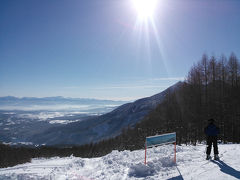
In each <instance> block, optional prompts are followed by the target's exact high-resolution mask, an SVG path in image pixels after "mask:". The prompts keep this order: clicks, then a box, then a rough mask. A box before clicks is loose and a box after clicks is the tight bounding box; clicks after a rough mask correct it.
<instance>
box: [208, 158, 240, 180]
mask: <svg viewBox="0 0 240 180" xmlns="http://www.w3.org/2000/svg"><path fill="white" fill-rule="evenodd" d="M212 162H213V163H215V164H217V165H218V166H219V167H220V170H221V171H222V172H224V173H225V174H228V175H230V176H233V177H235V178H238V179H240V171H237V170H236V169H234V168H232V167H230V166H228V165H227V164H226V163H224V162H223V161H220V160H219V161H213V160H212Z"/></svg>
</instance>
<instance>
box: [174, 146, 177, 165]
mask: <svg viewBox="0 0 240 180" xmlns="http://www.w3.org/2000/svg"><path fill="white" fill-rule="evenodd" d="M176 151H177V150H176V142H175V143H174V162H175V163H176V162H177V157H176Z"/></svg>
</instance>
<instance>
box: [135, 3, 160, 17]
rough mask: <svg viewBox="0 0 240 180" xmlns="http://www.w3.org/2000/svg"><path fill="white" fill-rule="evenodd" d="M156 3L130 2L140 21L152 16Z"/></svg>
mask: <svg viewBox="0 0 240 180" xmlns="http://www.w3.org/2000/svg"><path fill="white" fill-rule="evenodd" d="M157 1H158V0H132V2H133V5H134V8H135V9H136V11H137V13H138V17H139V18H140V19H148V18H151V17H152V16H153V14H154V11H155V8H156V6H157Z"/></svg>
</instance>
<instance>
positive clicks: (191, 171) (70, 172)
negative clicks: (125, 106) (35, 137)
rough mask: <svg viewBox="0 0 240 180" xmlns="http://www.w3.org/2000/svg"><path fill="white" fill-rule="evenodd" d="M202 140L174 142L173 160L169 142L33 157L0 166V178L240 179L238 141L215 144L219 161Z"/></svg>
mask: <svg viewBox="0 0 240 180" xmlns="http://www.w3.org/2000/svg"><path fill="white" fill-rule="evenodd" d="M205 148H206V146H205V145H203V144H199V145H197V146H185V145H182V146H177V164H176V165H175V164H174V163H173V157H174V155H173V152H174V150H173V149H174V147H173V145H165V146H159V147H155V148H151V149H148V151H147V162H148V163H147V165H146V166H145V165H144V150H137V151H132V152H130V151H122V152H118V151H112V153H110V154H108V155H106V156H103V157H99V158H91V159H88V158H78V157H73V156H71V157H66V158H59V157H54V158H50V159H43V158H42V159H33V160H32V162H31V163H26V164H22V165H17V166H14V167H10V168H2V169H0V179H20V180H25V179H41V180H43V179H58V180H65V179H78V180H99V179H100V180H101V179H103V180H124V179H130V180H133V179H144V180H145V179H149V180H150V179H151V180H153V179H156V180H162V179H163V180H164V179H170V180H182V179H184V180H188V179H189V180H190V179H193V180H194V179H196V180H207V179H209V180H232V179H240V144H221V145H219V156H220V159H221V160H220V161H207V160H205Z"/></svg>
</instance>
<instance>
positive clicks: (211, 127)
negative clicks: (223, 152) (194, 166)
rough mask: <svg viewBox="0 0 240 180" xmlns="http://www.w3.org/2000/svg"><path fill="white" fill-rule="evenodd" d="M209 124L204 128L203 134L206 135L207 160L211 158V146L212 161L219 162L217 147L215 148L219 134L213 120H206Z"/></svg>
mask: <svg viewBox="0 0 240 180" xmlns="http://www.w3.org/2000/svg"><path fill="white" fill-rule="evenodd" d="M208 122H209V124H208V126H207V127H205V128H204V133H205V134H206V135H207V152H206V154H207V158H206V159H207V160H209V159H210V158H211V156H210V154H211V148H212V144H213V148H214V160H219V156H218V146H217V135H218V134H219V128H218V127H217V126H216V125H215V124H214V119H209V120H208Z"/></svg>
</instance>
